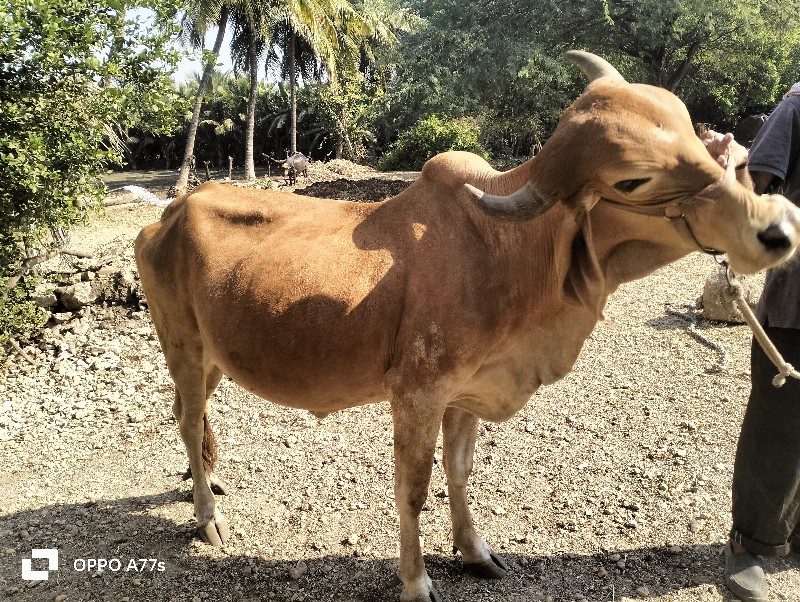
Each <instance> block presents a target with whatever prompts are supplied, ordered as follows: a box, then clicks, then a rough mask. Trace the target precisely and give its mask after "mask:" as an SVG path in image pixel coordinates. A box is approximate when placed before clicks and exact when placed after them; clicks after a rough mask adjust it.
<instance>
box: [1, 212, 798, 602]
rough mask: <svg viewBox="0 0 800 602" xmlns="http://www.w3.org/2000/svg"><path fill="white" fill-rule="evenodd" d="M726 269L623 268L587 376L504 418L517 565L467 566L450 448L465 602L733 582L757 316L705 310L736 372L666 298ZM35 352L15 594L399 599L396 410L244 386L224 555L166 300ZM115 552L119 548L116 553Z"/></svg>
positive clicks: (234, 396) (496, 499)
mask: <svg viewBox="0 0 800 602" xmlns="http://www.w3.org/2000/svg"><path fill="white" fill-rule="evenodd" d="M160 211H161V209H160V208H158V207H143V206H125V207H115V208H110V209H109V210H108V213H107V215H106V216H104V217H102V218H98V219H97V220H95V221H94V222H93V223H92V224H91V225H90V226H89V227H86V228H83V229H81V230H79V231H76V232H75V233H73V236H72V243H71V244H72V246H73V247H75V248H90V249H94V250H97V251H98V252H103V251H104V250H107V249H109V248H112V247H120V246H122V247H123V248H125V249H127V250H126V251H125V254H124V256H125V257H128V258H129V259H130V258H131V257H132V252H131V251H130V244H131V242H132V240H133V238H134V237H135V235H136V233H137V232H138V230H139V229H140V228H141V226H143V225H144V224H146V223H149V222H151V221H154V220H155V219H157V217H158V215H159V214H160ZM712 269H713V262H712V260H711V259H709V258H707V257H702V256H699V255H694V256H691V257H689V258H686V259H684V260H682V261H680V262H678V263H676V264H673V265H672V266H669V267H666V268H664V269H662V270H660V271H658V272H657V273H655V274H654V275H652V276H650V277H648V278H646V279H644V280H641V281H638V282H635V283H630V284H628V285H625V286H623V287H622V288H621V289H620V290H619V291H618V292H617V293H616V294H614V295H613V297H612V299H611V300H610V302H609V305H608V309H607V315H608V320H607V321H606V322H604V323H601V324H599V325H598V327H597V329H596V330H595V332H594V334H593V335H592V336H591V338H590V339H589V340H588V341H587V342H586V345H585V348H584V351H583V353H582V355H581V357H580V359H579V361H578V364H577V366H576V368H575V370H574V372H573V373H571V374H570V375H569V376H567V377H566V378H565V379H564V380H562V381H561V382H559V383H557V384H555V385H552V386H549V387H545V388H542V389H541V390H540V391H539V392H538V393H537V394H536V395H535V396H534V397H533V399H532V400H531V401H530V403H529V404H528V405H527V406H526V407H525V408H524V409H523V410H522V411H521V412H520V413H519V414H518V415H517V416H515V417H514V418H512V419H511V420H509V421H508V422H506V423H503V424H485V425H484V426H483V427H482V428H481V433H480V437H479V440H478V447H477V451H476V463H475V470H474V472H473V476H472V480H471V484H472V486H471V492H472V498H471V502H472V508H473V511H474V514H475V520H476V523H477V524H478V527H479V530H480V531H481V532H482V534H483V535H484V537H485V538H486V540H487V541H488V542H489V543H490V544H491V545H492V546H493V547H494V548H495V550H496V551H497V552H499V553H501V554H502V555H503V556H504V558H505V560H506V561H507V562H508V564H509V565H510V567H511V571H510V573H509V575H508V576H507V577H506V578H505V579H504V580H502V581H492V582H487V581H480V580H477V579H474V578H471V577H467V576H464V575H462V574H461V567H460V563H459V561H458V559H454V558H453V556H452V555H451V554H450V546H451V544H450V541H451V540H450V523H449V511H448V509H447V500H446V497H447V491H446V485H445V480H444V471H443V469H442V467H441V465H440V463H441V447H440V448H439V451H438V452H437V466H435V467H434V473H433V480H432V483H431V490H430V496H429V500H428V502H427V504H426V506H425V508H424V511H423V513H422V517H421V523H422V532H423V538H424V549H425V551H426V562H427V566H428V571H429V573H430V575H431V577H432V578H433V580H434V581H435V583H436V585H437V587H438V589H439V591H440V592H441V593H442V595H443V597H444V598H445V600H447V601H448V602H456V601H467V600H469V601H487V602H489V601H492V602H495V601H496V602H500V601H502V602H522V601H529V600H554V601H566V600H588V601H592V602H595V601H596V602H606V601H612V600H641V599H645V600H651V601H681V602H684V601H685V602H689V601H692V602H719V601H722V600H726V601H730V600H733V598H731V597H730V596H729V595H728V594H727V592H726V590H725V588H724V585H723V584H722V558H721V549H722V545H721V543H722V542H723V541H724V539H725V537H726V533H727V530H728V528H729V521H730V513H729V505H730V480H731V471H732V465H733V458H734V449H735V444H736V438H737V435H738V428H739V424H740V421H741V418H742V413H743V409H744V406H745V402H746V398H747V394H748V391H749V375H748V356H749V333H748V331H747V329H746V327H744V326H725V325H720V324H712V323H707V322H702V321H700V323H699V329H700V331H701V332H702V333H703V334H704V335H706V336H707V337H708V338H710V339H711V340H713V341H714V342H716V343H718V344H721V345H722V346H724V348H725V349H726V350H727V352H728V353H729V355H730V359H729V361H728V364H727V366H726V367H725V368H724V369H723V370H722V371H718V372H715V371H714V370H713V366H714V364H715V363H716V362H718V361H719V357H718V354H717V352H715V351H713V350H710V349H708V348H707V347H705V346H703V345H701V344H700V343H699V342H697V340H695V339H694V338H692V337H690V336H688V334H687V331H686V326H687V322H686V321H685V320H683V319H682V318H680V317H677V316H674V315H671V314H669V313H667V312H666V310H665V306H666V304H677V305H680V304H682V303H688V304H691V303H694V301H695V299H696V298H697V297H698V295H699V294H700V292H701V291H702V287H703V282H704V280H705V277H706V275H707V274H708V273H709V272H710V271H711V270H712ZM683 311H685V310H683ZM27 351H28V353H29V354H30V355H31V356H32V357H33V359H34V361H35V362H36V365H35V366H34V365H30V364H28V363H27V362H23V361H22V360H20V359H18V358H12V359H11V362H10V363H9V364H7V365H6V366H5V367H4V368H3V369H2V372H0V464H2V466H3V470H2V471H0V598H2V597H3V596H5V599H8V600H9V601H11V602H17V601H23V600H24V601H36V602H40V601H51V600H55V601H57V602H62V601H63V602H77V601H100V600H103V601H105V600H108V601H115V602H120V601H121V602H125V601H128V602H133V601H137V602H138V601H141V602H154V601H164V602H167V601H170V602H171V601H181V602H198V601H205V600H208V601H220V602H221V601H256V600H260V601H263V600H276V601H281V602H282V601H306V602H327V601H334V600H335V601H342V602H350V601H354V602H355V601H359V602H368V601H369V602H377V601H383V600H389V601H393V600H397V596H398V595H399V588H396V587H393V586H392V585H391V576H392V575H393V573H394V571H395V570H396V562H397V554H398V531H397V529H398V525H397V518H396V512H395V507H394V500H393V494H392V474H393V468H392V447H391V422H390V416H389V414H388V412H387V410H388V405H387V404H385V403H384V404H378V405H373V406H368V407H364V408H358V409H353V410H348V411H345V412H340V413H337V414H333V415H331V416H329V417H327V418H325V419H324V420H322V421H318V420H317V419H315V418H314V417H312V416H311V415H310V414H309V413H307V412H300V411H296V410H290V409H284V408H281V407H279V406H276V405H272V404H269V403H266V402H264V401H262V400H259V399H257V398H254V397H252V396H250V395H248V394H247V393H245V392H244V391H243V390H241V389H239V388H238V387H236V386H235V385H234V383H233V382H231V381H229V380H223V382H222V384H221V385H220V387H219V389H218V391H217V392H216V394H215V396H214V403H213V411H212V419H213V421H214V425H215V430H216V432H217V437H218V441H219V444H220V463H219V466H218V474H219V475H220V476H221V477H222V478H224V479H225V480H226V481H227V482H228V483H229V484H230V485H232V486H233V489H234V491H233V492H232V494H231V495H229V496H227V497H224V498H218V499H219V501H220V505H221V509H222V511H223V512H224V513H225V514H226V516H227V517H228V520H229V522H230V524H231V527H232V529H233V536H232V538H231V541H230V542H229V543H228V545H226V546H225V547H224V548H223V549H215V548H212V547H210V546H206V545H204V544H202V543H201V542H200V541H199V540H197V539H196V538H195V537H194V536H193V519H192V506H191V490H190V482H182V481H181V478H180V475H181V474H182V473H183V471H184V470H185V469H186V466H187V461H186V455H185V452H184V450H183V446H182V444H181V442H180V439H179V436H178V433H177V427H176V424H175V421H174V420H173V418H172V415H171V411H170V406H171V403H172V387H171V381H170V379H169V376H168V373H167V371H166V368H165V367H164V363H163V358H162V356H161V354H160V351H159V347H158V342H157V340H156V337H155V333H154V331H153V328H152V325H151V322H150V319H149V316H148V313H147V311H146V310H144V309H140V308H139V307H137V306H122V305H116V306H108V307H103V306H92V307H87V308H84V310H83V311H82V314H81V315H79V316H76V317H75V318H73V319H72V320H69V321H67V322H65V323H63V324H61V325H58V326H55V327H53V328H51V329H49V330H48V333H47V334H46V335H45V336H44V337H43V338H42V339H41V340H40V341H38V342H37V343H36V344H33V345H30V346H28V347H27ZM34 548H56V549H58V551H59V565H58V568H59V570H58V571H57V572H51V573H50V578H49V579H48V580H47V581H23V580H22V579H21V576H20V575H21V565H22V559H24V558H30V557H31V550H32V549H34ZM93 559H95V560H96V559H102V560H106V561H110V564H109V566H108V567H107V568H106V569H105V570H103V571H98V570H96V565H95V564H93ZM117 563H118V564H117ZM46 565H47V563H46V561H43V560H33V568H34V569H35V570H37V569H38V570H41V569H44V568H46ZM766 567H767V570H768V579H769V583H770V588H771V591H772V594H773V598H774V599H775V600H789V601H797V600H798V599H800V595H799V594H798V592H800V561H799V560H798V556H796V555H795V556H792V557H790V558H786V559H775V560H767V561H766Z"/></svg>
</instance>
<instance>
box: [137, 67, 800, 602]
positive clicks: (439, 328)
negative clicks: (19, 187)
mask: <svg viewBox="0 0 800 602" xmlns="http://www.w3.org/2000/svg"><path fill="white" fill-rule="evenodd" d="M570 58H571V59H572V60H574V61H575V62H577V63H578V64H579V66H580V67H581V68H582V69H583V70H584V72H585V73H586V74H587V76H588V77H589V79H590V80H591V83H590V85H589V86H588V88H587V90H586V91H585V93H584V94H583V95H582V96H581V97H580V98H579V99H578V100H577V101H576V102H575V104H573V105H572V107H570V108H569V109H568V110H567V111H566V112H565V113H564V115H563V117H562V119H561V121H560V123H559V125H558V127H557V129H556V131H555V133H554V134H553V136H552V138H551V139H550V140H549V141H548V142H547V143H546V144H545V145H544V147H543V149H542V151H541V152H540V153H539V154H538V155H537V156H536V157H534V158H533V159H531V160H529V161H528V162H527V163H525V164H523V165H521V166H519V167H517V168H516V169H513V170H511V171H509V172H506V173H500V172H497V171H494V170H493V169H492V168H491V167H490V166H489V165H488V164H487V163H486V162H485V161H483V160H482V159H480V158H478V157H477V156H475V155H471V154H468V153H446V154H444V155H440V156H438V157H436V158H434V159H432V160H430V161H429V162H428V163H427V164H426V165H425V167H424V169H423V171H422V174H421V176H420V177H419V178H418V179H417V181H416V182H415V183H414V184H413V185H412V186H410V187H409V188H408V189H407V190H406V191H404V192H403V193H402V194H400V195H398V196H397V197H394V198H392V199H389V200H387V201H385V202H382V203H374V204H357V203H348V202H342V201H333V200H318V199H311V198H305V197H300V196H294V195H291V194H286V193H279V192H270V191H255V190H243V189H239V188H234V187H231V186H225V185H220V184H215V183H208V184H205V185H203V186H201V187H199V188H197V189H196V190H195V191H194V192H192V193H191V194H190V195H188V196H184V197H183V198H180V199H178V200H176V201H175V202H173V203H172V205H171V206H169V207H168V208H167V209H166V210H165V211H164V214H163V216H162V218H161V221H160V222H158V223H156V224H152V225H150V226H148V227H146V228H145V229H144V230H142V232H141V234H140V235H139V237H138V239H137V241H136V261H137V264H138V266H139V270H140V273H141V279H142V284H143V286H144V290H145V293H146V295H147V300H148V302H149V304H150V310H151V313H152V318H153V322H154V324H155V327H156V330H157V332H158V336H159V340H160V341H161V347H162V349H163V351H164V354H165V356H166V360H167V365H168V367H169V370H170V374H171V375H172V378H173V380H174V381H175V390H176V394H175V403H174V407H173V411H174V414H175V417H176V418H177V420H178V424H179V426H180V433H181V437H182V438H183V441H184V443H185V445H186V449H187V453H188V456H189V465H190V469H191V472H192V474H193V475H195V477H197V476H198V475H202V474H204V472H205V478H195V479H194V508H195V516H196V518H197V523H198V530H199V533H200V536H201V537H202V538H203V539H204V540H206V541H208V542H210V543H212V544H216V545H220V544H222V543H223V542H224V541H225V540H226V539H227V537H228V535H229V529H228V526H227V523H226V521H225V519H224V518H223V516H222V514H221V513H220V511H219V510H218V509H217V507H216V504H215V500H214V495H213V494H212V490H211V488H210V486H209V483H211V484H212V485H217V484H218V480H217V479H216V477H214V475H213V474H212V473H211V469H212V466H211V462H210V460H211V459H212V458H211V457H210V456H211V454H210V452H211V451H212V450H211V448H212V445H211V431H210V428H209V427H208V421H207V404H208V403H209V400H210V396H211V393H212V392H213V391H214V388H215V387H216V386H217V384H218V383H219V381H220V378H221V377H222V375H223V374H227V375H228V376H230V377H231V378H232V379H233V380H235V381H236V382H237V383H239V384H240V385H241V386H242V387H244V388H246V389H247V390H248V391H251V392H253V393H255V394H256V395H259V396H261V397H263V398H266V399H269V400H270V401H273V402H275V403H279V404H282V405H285V406H289V407H293V408H303V409H307V410H310V411H312V412H313V413H315V414H316V415H319V416H321V415H324V414H327V413H329V412H334V411H337V410H342V409H344V408H349V407H353V406H358V405H362V404H367V403H373V402H378V401H382V400H386V399H388V400H389V402H390V405H391V410H392V417H393V422H394V454H395V498H396V502H397V508H398V512H399V517H400V564H399V570H398V577H399V578H400V580H401V581H402V585H403V590H402V594H401V596H400V599H401V600H413V601H427V600H429V599H433V600H437V599H438V594H437V593H436V592H435V590H434V589H433V588H432V585H431V580H430V579H429V578H428V575H427V573H426V571H425V565H424V563H423V559H422V550H421V548H420V541H419V522H418V515H419V513H420V510H421V508H422V505H423V502H424V501H425V499H426V496H427V492H428V483H429V479H430V474H431V466H432V463H433V455H434V449H435V446H436V438H437V434H438V432H439V429H440V428H441V429H442V430H443V433H444V464H445V471H446V474H447V481H448V491H449V502H450V510H451V514H452V523H453V539H454V545H455V547H456V548H457V549H458V550H460V552H461V554H462V558H463V561H464V565H465V567H466V568H467V569H469V570H471V571H472V572H474V573H476V574H478V575H480V576H484V577H492V578H499V577H502V576H503V575H504V574H505V572H506V568H505V565H504V564H503V562H502V560H500V559H499V558H498V557H497V556H496V555H495V554H494V553H493V552H492V551H491V549H490V548H489V546H488V545H487V544H486V543H485V542H484V540H483V539H482V538H481V537H480V536H479V535H478V533H477V531H476V530H475V528H474V526H473V523H472V519H471V515H470V511H469V507H468V498H467V493H466V486H467V479H468V477H469V474H470V471H471V469H472V458H473V451H474V446H475V438H476V433H477V428H478V420H479V419H483V420H490V421H502V420H506V419H508V418H509V417H511V416H513V415H514V413H515V412H517V411H518V410H519V409H520V408H521V407H522V406H523V405H525V403H527V401H528V400H529V399H530V397H531V395H532V394H533V393H534V392H535V391H536V389H537V388H538V387H539V386H540V385H543V384H545V385H546V384H549V383H552V382H554V381H556V380H558V379H560V378H561V377H563V376H564V375H566V374H567V373H568V372H569V371H570V370H571V369H572V366H573V364H574V362H575V360H576V358H577V356H578V354H579V352H580V350H581V347H582V346H583V342H584V341H585V340H586V338H587V337H588V336H589V334H590V333H591V332H592V329H593V328H594V327H595V324H596V323H597V321H598V319H599V318H600V316H601V312H602V310H603V307H604V305H605V303H606V300H607V298H608V295H609V294H610V293H612V292H613V291H614V290H615V289H616V288H617V287H618V286H619V285H620V284H621V283H623V282H626V281H629V280H632V279H635V278H641V277H642V276H645V275H647V274H649V273H651V272H652V271H654V270H655V269H657V268H658V267H660V266H663V265H665V264H667V263H669V262H671V261H674V260H676V259H678V258H680V257H682V256H684V255H686V254H688V253H690V252H692V251H697V250H706V251H712V250H715V249H716V250H719V251H722V252H726V253H727V254H728V257H729V259H730V262H731V265H732V266H733V268H734V269H736V270H738V271H741V272H747V273H749V272H754V271H757V270H760V269H763V268H766V267H768V266H774V265H776V264H779V263H780V262H782V261H784V260H786V259H787V258H789V257H790V256H791V255H792V253H793V252H794V250H795V247H796V245H797V238H798V224H800V215H799V213H800V212H798V210H796V209H795V208H794V206H793V205H792V204H791V203H789V202H788V201H787V200H786V199H784V198H783V197H780V196H761V197H759V196H756V195H755V194H754V193H753V192H751V191H750V190H748V189H747V188H746V187H744V186H742V185H741V184H740V183H739V182H737V181H736V180H735V179H734V177H733V176H734V170H733V168H734V161H730V162H729V168H728V169H727V170H726V169H723V168H722V167H721V166H720V164H719V163H718V162H717V161H715V160H714V159H712V158H711V156H710V155H709V152H707V150H706V148H705V147H704V145H703V143H702V142H701V141H700V140H699V139H698V138H697V137H696V136H695V134H694V131H693V129H692V123H691V121H690V119H689V115H688V113H687V111H686V108H685V107H684V105H683V104H682V103H681V102H680V101H679V100H678V99H677V98H676V97H675V96H674V95H672V94H670V93H669V92H667V91H665V90H662V89H659V88H654V87H651V86H645V85H637V84H628V83H626V82H625V81H624V80H623V79H622V77H621V76H620V75H619V73H618V72H617V71H616V70H615V69H614V68H613V67H611V66H610V65H609V64H608V63H606V62H605V61H603V60H602V59H600V58H598V57H596V56H594V55H591V54H588V53H582V52H574V53H570ZM481 191H486V194H484V193H483V192H481ZM665 217H666V218H668V219H664V218H665ZM204 433H205V440H204ZM204 443H205V446H204ZM204 455H205V460H206V463H205V466H204Z"/></svg>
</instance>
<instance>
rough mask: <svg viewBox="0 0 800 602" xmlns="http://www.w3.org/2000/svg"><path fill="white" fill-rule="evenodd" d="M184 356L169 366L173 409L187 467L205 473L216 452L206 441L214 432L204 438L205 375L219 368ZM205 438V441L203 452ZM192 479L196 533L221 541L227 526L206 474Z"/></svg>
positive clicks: (210, 439) (214, 542)
mask: <svg viewBox="0 0 800 602" xmlns="http://www.w3.org/2000/svg"><path fill="white" fill-rule="evenodd" d="M183 359H184V362H181V363H180V364H179V365H177V366H171V372H172V378H173V380H174V381H175V388H176V395H175V404H174V405H173V412H175V414H176V418H177V420H178V427H179V430H180V433H181V439H183V443H184V445H185V446H186V454H187V455H188V456H189V470H190V471H191V473H192V474H193V475H199V474H203V475H204V474H206V470H205V462H206V461H208V460H210V459H212V456H213V455H215V454H211V449H210V448H208V446H209V445H210V446H211V448H213V445H212V437H213V434H212V435H210V436H209V438H208V439H206V425H207V418H206V396H207V395H206V394H207V383H208V382H209V378H208V377H209V376H210V375H211V374H212V373H213V371H215V370H218V369H217V368H216V367H210V368H207V369H203V368H202V367H201V366H199V365H196V364H195V363H194V362H191V361H188V360H186V358H185V356H184V358H183ZM220 377H221V376H220ZM220 377H215V378H216V383H214V386H216V384H217V383H218V382H219V378H220ZM212 390H213V389H212ZM209 432H210V431H209ZM204 440H206V442H207V449H206V450H205V451H206V453H205V454H204V450H203V442H204ZM204 456H205V457H204ZM192 483H193V488H192V492H193V497H194V515H195V518H196V520H197V531H198V534H199V535H200V538H201V539H202V540H203V541H205V542H207V543H210V544H211V545H215V546H219V545H222V544H223V543H224V542H225V541H226V540H227V539H228V538H229V537H230V530H229V528H228V523H227V521H226V520H225V517H224V516H222V513H221V512H219V511H218V510H217V507H216V502H215V500H214V494H213V493H212V491H211V487H210V486H209V483H208V481H207V480H206V479H205V478H203V479H192Z"/></svg>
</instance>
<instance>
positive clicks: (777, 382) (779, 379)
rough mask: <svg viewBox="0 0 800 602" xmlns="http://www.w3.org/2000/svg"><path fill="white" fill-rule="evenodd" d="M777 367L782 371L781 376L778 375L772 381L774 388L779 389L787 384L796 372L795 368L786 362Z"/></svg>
mask: <svg viewBox="0 0 800 602" xmlns="http://www.w3.org/2000/svg"><path fill="white" fill-rule="evenodd" d="M775 367H776V368H777V369H778V370H779V371H780V374H776V375H775V377H774V378H773V379H772V386H773V387H776V388H778V387H782V386H783V385H785V384H786V379H787V378H788V377H790V376H792V375H793V374H795V370H794V366H792V365H791V364H790V363H788V362H784V363H783V364H782V365H780V366H775Z"/></svg>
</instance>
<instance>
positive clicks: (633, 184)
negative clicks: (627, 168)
mask: <svg viewBox="0 0 800 602" xmlns="http://www.w3.org/2000/svg"><path fill="white" fill-rule="evenodd" d="M649 181H650V178H638V179H636V180H620V181H619V182H617V183H616V184H614V188H616V189H617V190H619V191H620V192H633V191H634V190H636V189H637V188H639V186H641V185H642V184H647V183H648V182H649Z"/></svg>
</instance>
